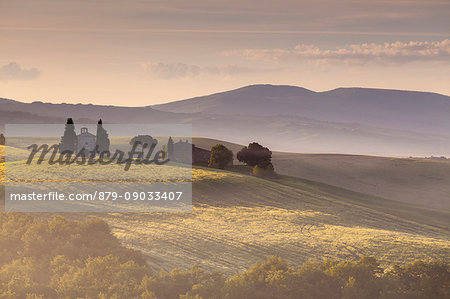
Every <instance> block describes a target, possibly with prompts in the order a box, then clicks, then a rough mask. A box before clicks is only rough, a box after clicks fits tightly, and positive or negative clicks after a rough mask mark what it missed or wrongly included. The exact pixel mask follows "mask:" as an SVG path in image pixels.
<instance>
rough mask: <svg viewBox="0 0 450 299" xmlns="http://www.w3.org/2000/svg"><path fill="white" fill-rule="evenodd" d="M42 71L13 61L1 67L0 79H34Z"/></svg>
mask: <svg viewBox="0 0 450 299" xmlns="http://www.w3.org/2000/svg"><path fill="white" fill-rule="evenodd" d="M39 74H40V71H39V70H38V69H36V68H31V69H25V68H22V67H20V66H19V65H18V64H17V63H15V62H11V63H8V64H5V65H4V66H1V67H0V81H9V80H33V79H35V78H37V77H38V76H39Z"/></svg>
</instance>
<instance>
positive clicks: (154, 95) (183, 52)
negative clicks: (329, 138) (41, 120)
mask: <svg viewBox="0 0 450 299" xmlns="http://www.w3.org/2000/svg"><path fill="white" fill-rule="evenodd" d="M0 45H1V48H0V97H4V98H10V99H15V100H20V101H24V102H32V101H44V102H54V103H61V102H65V103H93V104H103V105H120V106H145V105H153V104H157V103H164V102H169V101H173V100H179V99H185V98H190V97H194V96H201V95H206V94H211V93H215V92H220V91H226V90H230V89H234V88H239V87H242V86H246V85H250V84H283V85H295V86H301V87H304V88H308V89H311V90H314V91H326V90H330V89H334V88H338V87H371V88H389V89H404V90H420V91H430V92H437V93H442V94H446V95H450V0H423V1H419V0H389V1H388V0H376V1H375V0H295V1H294V0H278V1H267V0H253V1H252V0H239V1H238V0H227V1H223V0H221V1H217V0H190V1H186V0H148V1H143V0H108V1H107V0H89V1H87V0H60V1H45V0H31V1H24V0H0Z"/></svg>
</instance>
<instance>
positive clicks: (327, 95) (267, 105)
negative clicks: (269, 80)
mask: <svg viewBox="0 0 450 299" xmlns="http://www.w3.org/2000/svg"><path fill="white" fill-rule="evenodd" d="M151 107H152V108H154V109H158V110H162V111H167V112H184V113H205V114H233V115H253V116H255V115H258V116H268V115H271V116H275V115H295V116H301V117H308V118H312V119H316V120H320V121H331V122H341V123H358V124H361V125H368V126H375V127H382V128H389V129H395V130H406V131H413V132H420V133H427V134H440V135H446V136H450V97H449V96H445V95H441V94H437V93H430V92H418V91H403V90H390V89H374V88H337V89H333V90H330V91H325V92H314V91H311V90H308V89H305V88H302V87H296V86H287V85H250V86H246V87H242V88H239V89H235V90H231V91H226V92H221V93H216V94H212V95H207V96H202V97H196V98H191V99H187V100H181V101H175V102H170V103H167V104H160V105H153V106H151Z"/></svg>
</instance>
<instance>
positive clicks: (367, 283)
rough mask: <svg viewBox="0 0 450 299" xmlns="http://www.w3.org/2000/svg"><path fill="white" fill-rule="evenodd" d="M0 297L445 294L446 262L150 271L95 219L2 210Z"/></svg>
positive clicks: (448, 282) (278, 262)
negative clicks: (229, 273)
mask: <svg viewBox="0 0 450 299" xmlns="http://www.w3.org/2000/svg"><path fill="white" fill-rule="evenodd" d="M149 258H151V257H149ZM399 262H400V261H399ZM0 298H170V299H171V298H184V299H189V298H190V299H193V298H197V299H199V298H311V299H313V298H450V265H449V264H448V263H445V262H442V261H416V262H413V263H407V264H403V265H392V266H389V267H382V266H381V265H380V264H379V262H378V261H377V260H376V259H375V258H373V257H362V258H360V259H359V260H354V261H342V260H333V259H326V260H324V261H321V262H308V263H305V264H303V265H301V266H298V267H297V266H291V265H288V264H287V263H286V261H284V260H283V259H282V258H279V257H269V258H268V259H267V260H265V261H261V262H258V263H256V264H254V265H253V266H251V267H249V268H248V269H247V270H245V271H243V272H241V273H239V274H236V275H234V276H231V277H227V276H226V275H224V274H223V273H221V272H220V271H213V272H210V271H205V270H203V269H202V268H201V267H199V266H197V265H194V266H192V267H191V268H190V269H187V270H182V269H173V270H172V271H170V272H165V271H161V272H155V271H153V270H152V269H151V268H150V267H149V266H148V265H147V264H146V262H145V257H144V256H143V255H142V254H141V253H140V252H138V251H135V250H132V249H129V248H125V247H124V246H123V245H121V243H120V242H119V241H118V239H117V238H116V237H115V236H114V235H113V234H112V233H111V230H110V228H109V226H108V225H107V223H105V222H104V221H103V220H100V219H98V218H88V219H86V220H84V221H74V220H68V219H66V218H63V217H60V216H55V217H54V218H52V219H48V220H36V219H34V218H32V217H31V216H29V215H26V214H21V213H1V214H0Z"/></svg>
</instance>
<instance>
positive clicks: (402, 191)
mask: <svg viewBox="0 0 450 299" xmlns="http://www.w3.org/2000/svg"><path fill="white" fill-rule="evenodd" d="M193 142H194V143H195V144H196V146H198V147H201V148H205V149H210V148H211V146H213V145H215V144H217V143H222V144H224V145H225V146H226V147H228V148H229V149H231V150H232V151H233V153H234V163H235V164H236V163H239V162H238V161H237V159H236V153H237V152H238V151H239V150H240V149H241V148H242V147H243V145H239V144H235V143H230V142H223V141H220V140H217V139H208V138H193ZM272 161H273V164H274V166H275V169H276V171H277V173H280V174H284V175H289V176H293V177H297V178H301V179H306V180H309V181H314V182H320V183H324V184H327V185H331V186H336V187H340V188H344V189H348V190H352V191H355V192H361V193H365V194H368V195H372V196H376V197H378V198H384V199H389V200H393V201H398V202H403V203H407V204H410V205H419V206H424V207H428V208H433V209H444V210H450V200H449V196H450V176H449V175H448V174H449V173H450V160H447V161H446V160H432V159H421V158H389V157H375V156H361V155H336V154H295V153H285V152H277V151H274V152H273V158H272Z"/></svg>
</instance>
